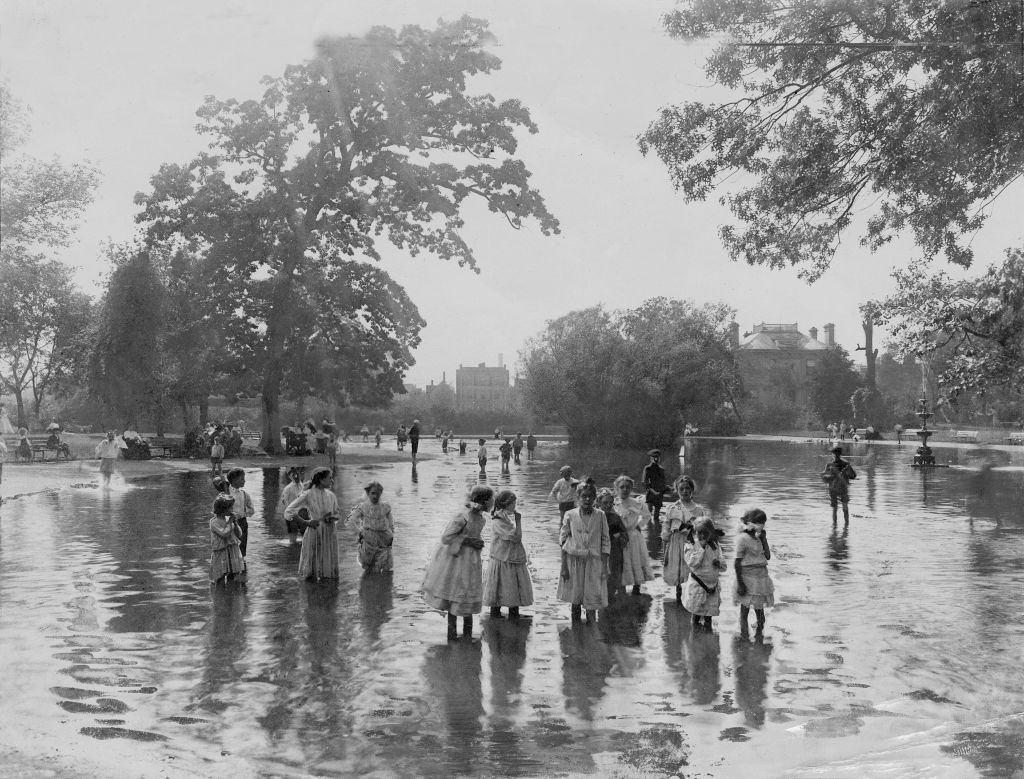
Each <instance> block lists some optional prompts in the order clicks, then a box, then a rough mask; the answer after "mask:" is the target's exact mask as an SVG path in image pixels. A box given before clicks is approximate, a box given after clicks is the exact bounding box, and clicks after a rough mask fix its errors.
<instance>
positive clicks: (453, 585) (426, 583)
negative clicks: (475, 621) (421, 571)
mask: <svg viewBox="0 0 1024 779" xmlns="http://www.w3.org/2000/svg"><path fill="white" fill-rule="evenodd" d="M483 591H484V586H483V563H482V562H481V559H480V550H479V549H474V548H473V547H471V546H463V547H461V548H460V549H459V553H458V554H457V555H452V554H451V553H450V552H449V551H448V547H447V546H446V545H444V544H442V545H441V546H439V547H438V548H437V551H436V552H434V557H433V559H432V560H431V561H430V564H429V565H428V566H427V572H426V574H425V575H424V576H423V601H424V602H425V603H426V604H427V605H428V606H430V607H431V608H432V609H438V610H439V611H447V612H448V613H449V614H457V615H458V616H460V617H469V616H472V615H473V614H479V613H480V611H481V610H482V608H483Z"/></svg>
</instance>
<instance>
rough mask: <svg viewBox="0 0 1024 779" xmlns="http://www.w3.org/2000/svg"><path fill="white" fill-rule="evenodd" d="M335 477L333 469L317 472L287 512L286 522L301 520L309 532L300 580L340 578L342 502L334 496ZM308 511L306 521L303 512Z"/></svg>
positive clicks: (302, 557) (285, 513) (285, 515)
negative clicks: (339, 530) (339, 519)
mask: <svg viewBox="0 0 1024 779" xmlns="http://www.w3.org/2000/svg"><path fill="white" fill-rule="evenodd" d="M333 484H334V476H333V475H332V473H331V469H330V468H317V469H316V470H314V471H313V476H312V478H311V479H310V481H309V485H310V486H309V489H307V490H303V491H302V492H301V493H300V494H299V497H297V498H296V499H295V500H293V501H292V502H291V503H290V504H289V505H288V508H286V509H285V511H284V517H285V519H286V520H295V519H296V518H299V519H301V522H300V525H302V524H304V525H305V528H306V532H305V534H304V535H303V537H302V552H301V553H300V554H299V576H301V577H302V578H304V579H337V578H338V534H337V530H336V529H335V524H336V523H337V521H338V516H339V512H338V499H337V497H335V495H334V493H333V492H331V486H332V485H333ZM303 509H305V511H306V517H308V518H306V517H302V516H301V514H300V512H301V511H302V510H303Z"/></svg>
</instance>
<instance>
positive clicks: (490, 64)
mask: <svg viewBox="0 0 1024 779" xmlns="http://www.w3.org/2000/svg"><path fill="white" fill-rule="evenodd" d="M489 42H490V34H489V32H488V30H487V25H486V23H485V22H483V21H480V20H476V19H471V18H468V17H464V18H462V19H460V20H458V21H455V22H450V23H444V22H442V23H439V25H438V26H437V28H436V29H433V30H424V29H421V28H420V27H414V26H409V27H404V28H402V29H401V30H399V31H395V30H392V29H389V28H386V27H375V28H373V29H371V30H370V31H369V32H368V33H367V34H366V35H364V36H362V37H358V38H357V37H347V38H329V39H324V40H321V41H320V42H319V43H318V45H317V53H316V56H315V57H314V58H313V59H312V60H311V61H309V62H305V63H303V64H300V65H295V66H290V67H288V68H287V69H286V70H285V73H284V75H283V76H281V77H277V78H270V77H268V78H265V79H264V81H263V83H264V85H265V91H264V93H263V95H262V97H261V98H260V99H258V100H247V101H243V102H238V101H236V100H217V99H214V98H212V97H211V98H208V99H207V101H206V103H205V104H204V106H203V107H202V108H201V109H200V111H199V117H200V125H199V129H200V131H201V132H202V133H203V134H205V135H207V136H208V137H209V138H210V139H211V147H212V149H213V154H203V155H200V156H199V157H197V158H196V159H195V160H193V161H192V162H190V163H188V164H186V165H165V166H163V167H162V168H161V169H160V172H159V173H158V174H157V175H156V176H155V177H154V178H153V182H152V184H153V190H152V192H150V193H148V194H140V195H139V196H138V197H137V202H138V203H139V204H140V205H142V207H143V209H142V212H141V214H140V215H139V220H140V221H141V222H143V223H145V224H146V225H147V226H148V228H149V229H148V234H149V238H150V240H151V241H154V242H160V243H164V242H168V241H172V242H175V241H176V242H181V243H187V244H188V245H189V247H190V250H192V251H198V252H200V253H201V254H202V255H203V256H204V257H205V258H206V260H207V262H208V263H209V267H210V268H211V269H213V268H216V269H217V270H218V272H219V273H221V274H223V275H224V276H225V277H226V278H228V279H229V280H230V288H231V290H232V294H233V295H234V296H235V300H236V301H237V303H238V308H240V309H241V310H243V311H244V313H245V316H246V317H247V321H248V324H249V325H250V326H249V328H248V331H249V332H248V338H247V341H246V343H248V345H249V346H248V354H249V356H250V357H251V363H249V367H250V368H251V370H252V371H253V372H254V373H255V374H256V375H258V376H259V377H260V392H261V395H262V399H263V410H264V429H263V433H264V435H263V446H264V448H266V449H267V450H268V451H275V450H276V449H277V448H278V447H279V444H278V436H279V432H278V431H279V428H280V419H279V416H280V415H279V399H280V395H281V392H282V388H283V387H284V386H285V384H286V381H285V380H286V373H287V368H288V366H289V365H292V364H293V357H294V356H295V355H296V354H298V353H297V352H296V351H294V350H295V349H297V348H298V344H300V343H301V342H303V341H308V342H309V345H310V348H314V347H316V348H319V347H322V346H324V344H325V343H326V342H327V339H328V338H334V336H335V335H337V336H338V338H343V337H344V336H343V333H342V332H341V330H343V329H344V327H349V326H350V325H351V324H353V323H355V322H356V321H357V320H358V321H361V324H362V325H363V327H364V328H365V329H369V330H372V328H373V327H374V322H375V321H377V317H378V316H379V314H380V311H379V307H380V306H381V305H383V304H384V303H385V302H386V301H385V300H382V299H380V297H379V296H378V298H377V299H375V300H374V301H372V304H371V305H370V307H369V308H368V309H367V310H366V311H365V312H364V313H363V314H361V315H360V317H358V318H357V319H353V320H351V321H350V322H349V324H347V325H344V327H342V326H340V325H339V328H340V329H338V330H337V331H336V333H335V334H331V335H328V334H325V332H324V331H322V330H321V329H320V328H319V327H317V328H315V332H316V335H314V332H310V331H305V332H303V331H302V329H301V328H302V326H303V322H304V318H303V314H304V312H306V311H307V310H308V307H309V306H310V305H311V303H314V302H315V303H316V304H317V305H320V304H321V303H324V302H325V301H324V297H325V296H328V295H327V293H328V292H331V291H333V292H337V291H338V289H339V287H338V286H337V285H338V284H339V283H340V282H338V281H337V279H338V277H339V276H340V277H344V275H345V273H346V272H347V271H346V268H348V269H349V270H351V269H352V266H349V265H346V262H347V261H348V258H350V257H353V256H360V257H363V258H369V259H371V260H376V259H379V253H378V250H377V241H378V240H380V239H381V238H383V237H385V236H386V238H387V239H388V240H390V242H391V243H392V244H394V245H395V246H396V247H398V248H399V249H404V250H406V251H408V252H410V253H411V254H418V253H419V252H421V251H426V252H428V253H431V254H434V255H437V256H439V257H441V258H444V259H453V260H455V261H457V262H458V263H459V264H460V265H466V266H469V267H471V268H475V260H474V257H473V253H472V250H471V249H470V247H469V245H468V244H467V243H466V242H465V241H464V240H463V238H462V235H461V230H462V227H463V218H464V217H463V212H464V207H465V206H466V204H467V202H469V201H471V200H479V201H481V202H483V203H484V204H486V206H487V208H488V209H489V210H490V211H492V212H494V213H496V214H500V215H501V216H502V217H504V218H505V219H506V220H507V221H508V223H509V224H510V225H511V226H513V227H515V228H518V227H520V226H521V225H522V224H523V223H524V222H526V221H527V220H529V219H531V218H534V219H536V220H537V221H538V222H539V224H540V228H541V230H542V231H543V232H544V233H545V234H547V233H551V232H555V231H557V229H558V226H557V222H556V220H555V219H554V218H553V217H552V216H551V215H550V214H549V213H548V211H547V209H546V207H545V205H544V202H543V199H542V198H541V196H540V194H539V193H538V192H537V191H536V190H534V189H533V188H531V187H530V186H529V183H528V180H529V176H530V174H529V171H528V170H527V169H526V166H525V164H524V163H523V162H522V161H521V160H519V159H517V158H516V157H515V153H516V148H517V140H516V134H515V133H516V130H518V129H520V128H522V129H525V130H527V131H529V132H536V131H537V128H536V126H535V125H534V123H533V121H532V120H531V119H530V115H529V112H528V111H527V110H526V109H525V108H524V107H523V106H522V105H521V104H520V103H519V102H518V101H516V100H504V101H498V100H496V99H495V98H494V97H492V96H491V95H488V94H471V93H470V92H469V89H468V81H469V79H470V78H473V79H474V80H476V79H477V78H479V77H481V76H485V75H487V74H489V73H491V72H493V71H495V70H496V69H497V68H498V67H499V65H500V61H499V60H498V58H497V57H495V56H494V55H493V54H491V53H490V52H488V51H487V50H486V46H487V44H488V43H489ZM378 287H381V288H382V289H383V287H382V286H381V284H378ZM318 288H319V290H320V292H321V293H322V294H320V295H319V296H318V297H317V298H315V300H311V299H310V298H309V293H310V292H311V291H313V290H317V289H318ZM391 291H394V287H392V288H391ZM383 294H384V295H386V294H387V292H386V291H384V292H383ZM400 302H402V303H403V305H402V308H403V312H404V313H403V314H402V317H400V319H401V320H402V321H396V322H395V323H394V324H395V328H397V329H398V330H399V331H401V332H398V333H396V332H394V329H393V331H392V335H395V336H396V337H397V338H398V340H402V337H403V335H402V334H403V333H404V334H407V335H409V336H412V337H411V338H410V337H406V338H405V341H404V343H405V346H406V347H409V348H411V347H412V346H414V345H415V342H416V338H417V337H418V335H417V334H418V328H419V327H420V326H421V324H422V322H421V320H419V317H418V314H415V312H414V310H413V309H410V308H409V306H407V305H404V301H400ZM325 304H326V305H330V300H327V301H326V302H325ZM410 328H411V329H410ZM414 331H415V332H414ZM317 338H320V339H321V340H320V341H317ZM338 338H335V341H334V346H336V347H338V348H341V341H339V340H338ZM328 346H330V344H328ZM239 348H241V342H240V344H239ZM298 356H300V357H301V356H303V354H298ZM309 356H310V357H311V358H312V359H313V360H314V362H315V363H316V364H317V365H319V366H321V368H322V367H323V366H324V365H325V363H324V361H322V360H319V359H318V358H317V356H316V354H312V355H309ZM363 356H364V357H372V358H374V359H373V360H372V362H371V364H370V365H369V367H368V368H366V369H363V370H364V374H363V378H364V379H365V381H360V382H353V383H354V384H359V385H361V386H364V387H365V388H367V389H373V390H374V392H377V391H380V390H383V391H385V392H397V391H401V375H402V373H403V372H404V370H405V369H406V368H407V367H408V366H409V365H410V364H411V363H412V358H411V355H410V353H409V349H408V348H406V349H405V351H404V352H403V351H402V350H398V351H395V352H388V353H383V354H381V353H376V352H375V353H374V354H373V355H363ZM350 370H353V371H355V370H360V369H359V367H358V366H354V365H353V366H350Z"/></svg>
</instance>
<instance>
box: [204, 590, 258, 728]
mask: <svg viewBox="0 0 1024 779" xmlns="http://www.w3.org/2000/svg"><path fill="white" fill-rule="evenodd" d="M248 612H249V598H248V595H247V593H246V590H245V584H244V583H242V582H224V583H220V584H211V585H210V628H209V631H208V633H207V643H206V656H205V657H204V659H203V679H202V682H201V684H200V686H199V690H198V691H197V698H198V701H197V704H198V706H199V707H200V708H202V709H204V710H206V711H210V712H214V713H219V712H221V711H224V710H225V709H227V708H228V707H230V706H232V705H235V704H236V703H237V702H236V701H233V700H230V699H229V698H228V696H227V695H223V696H222V695H220V693H221V690H222V689H223V688H225V687H230V686H231V685H232V684H234V683H235V681H236V680H237V678H238V675H239V668H238V665H239V664H240V663H241V662H242V661H243V659H244V657H245V650H246V629H245V619H246V617H247V616H248Z"/></svg>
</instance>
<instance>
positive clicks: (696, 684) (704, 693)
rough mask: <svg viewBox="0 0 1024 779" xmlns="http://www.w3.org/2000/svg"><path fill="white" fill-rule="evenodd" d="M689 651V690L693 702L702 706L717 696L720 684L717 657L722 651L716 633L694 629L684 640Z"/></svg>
mask: <svg viewBox="0 0 1024 779" xmlns="http://www.w3.org/2000/svg"><path fill="white" fill-rule="evenodd" d="M686 645H687V648H688V649H689V652H690V690H691V694H692V695H693V702H694V703H695V704H697V705H698V706H703V705H706V704H708V703H711V702H713V701H714V700H715V699H716V698H717V697H718V690H719V688H720V687H721V686H722V682H721V678H720V676H719V672H718V659H719V655H720V654H721V652H722V648H721V644H720V643H719V640H718V633H717V632H712V631H710V630H706V629H705V630H702V629H699V628H698V629H695V630H694V631H693V632H692V633H690V640H689V641H687V642H686Z"/></svg>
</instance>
